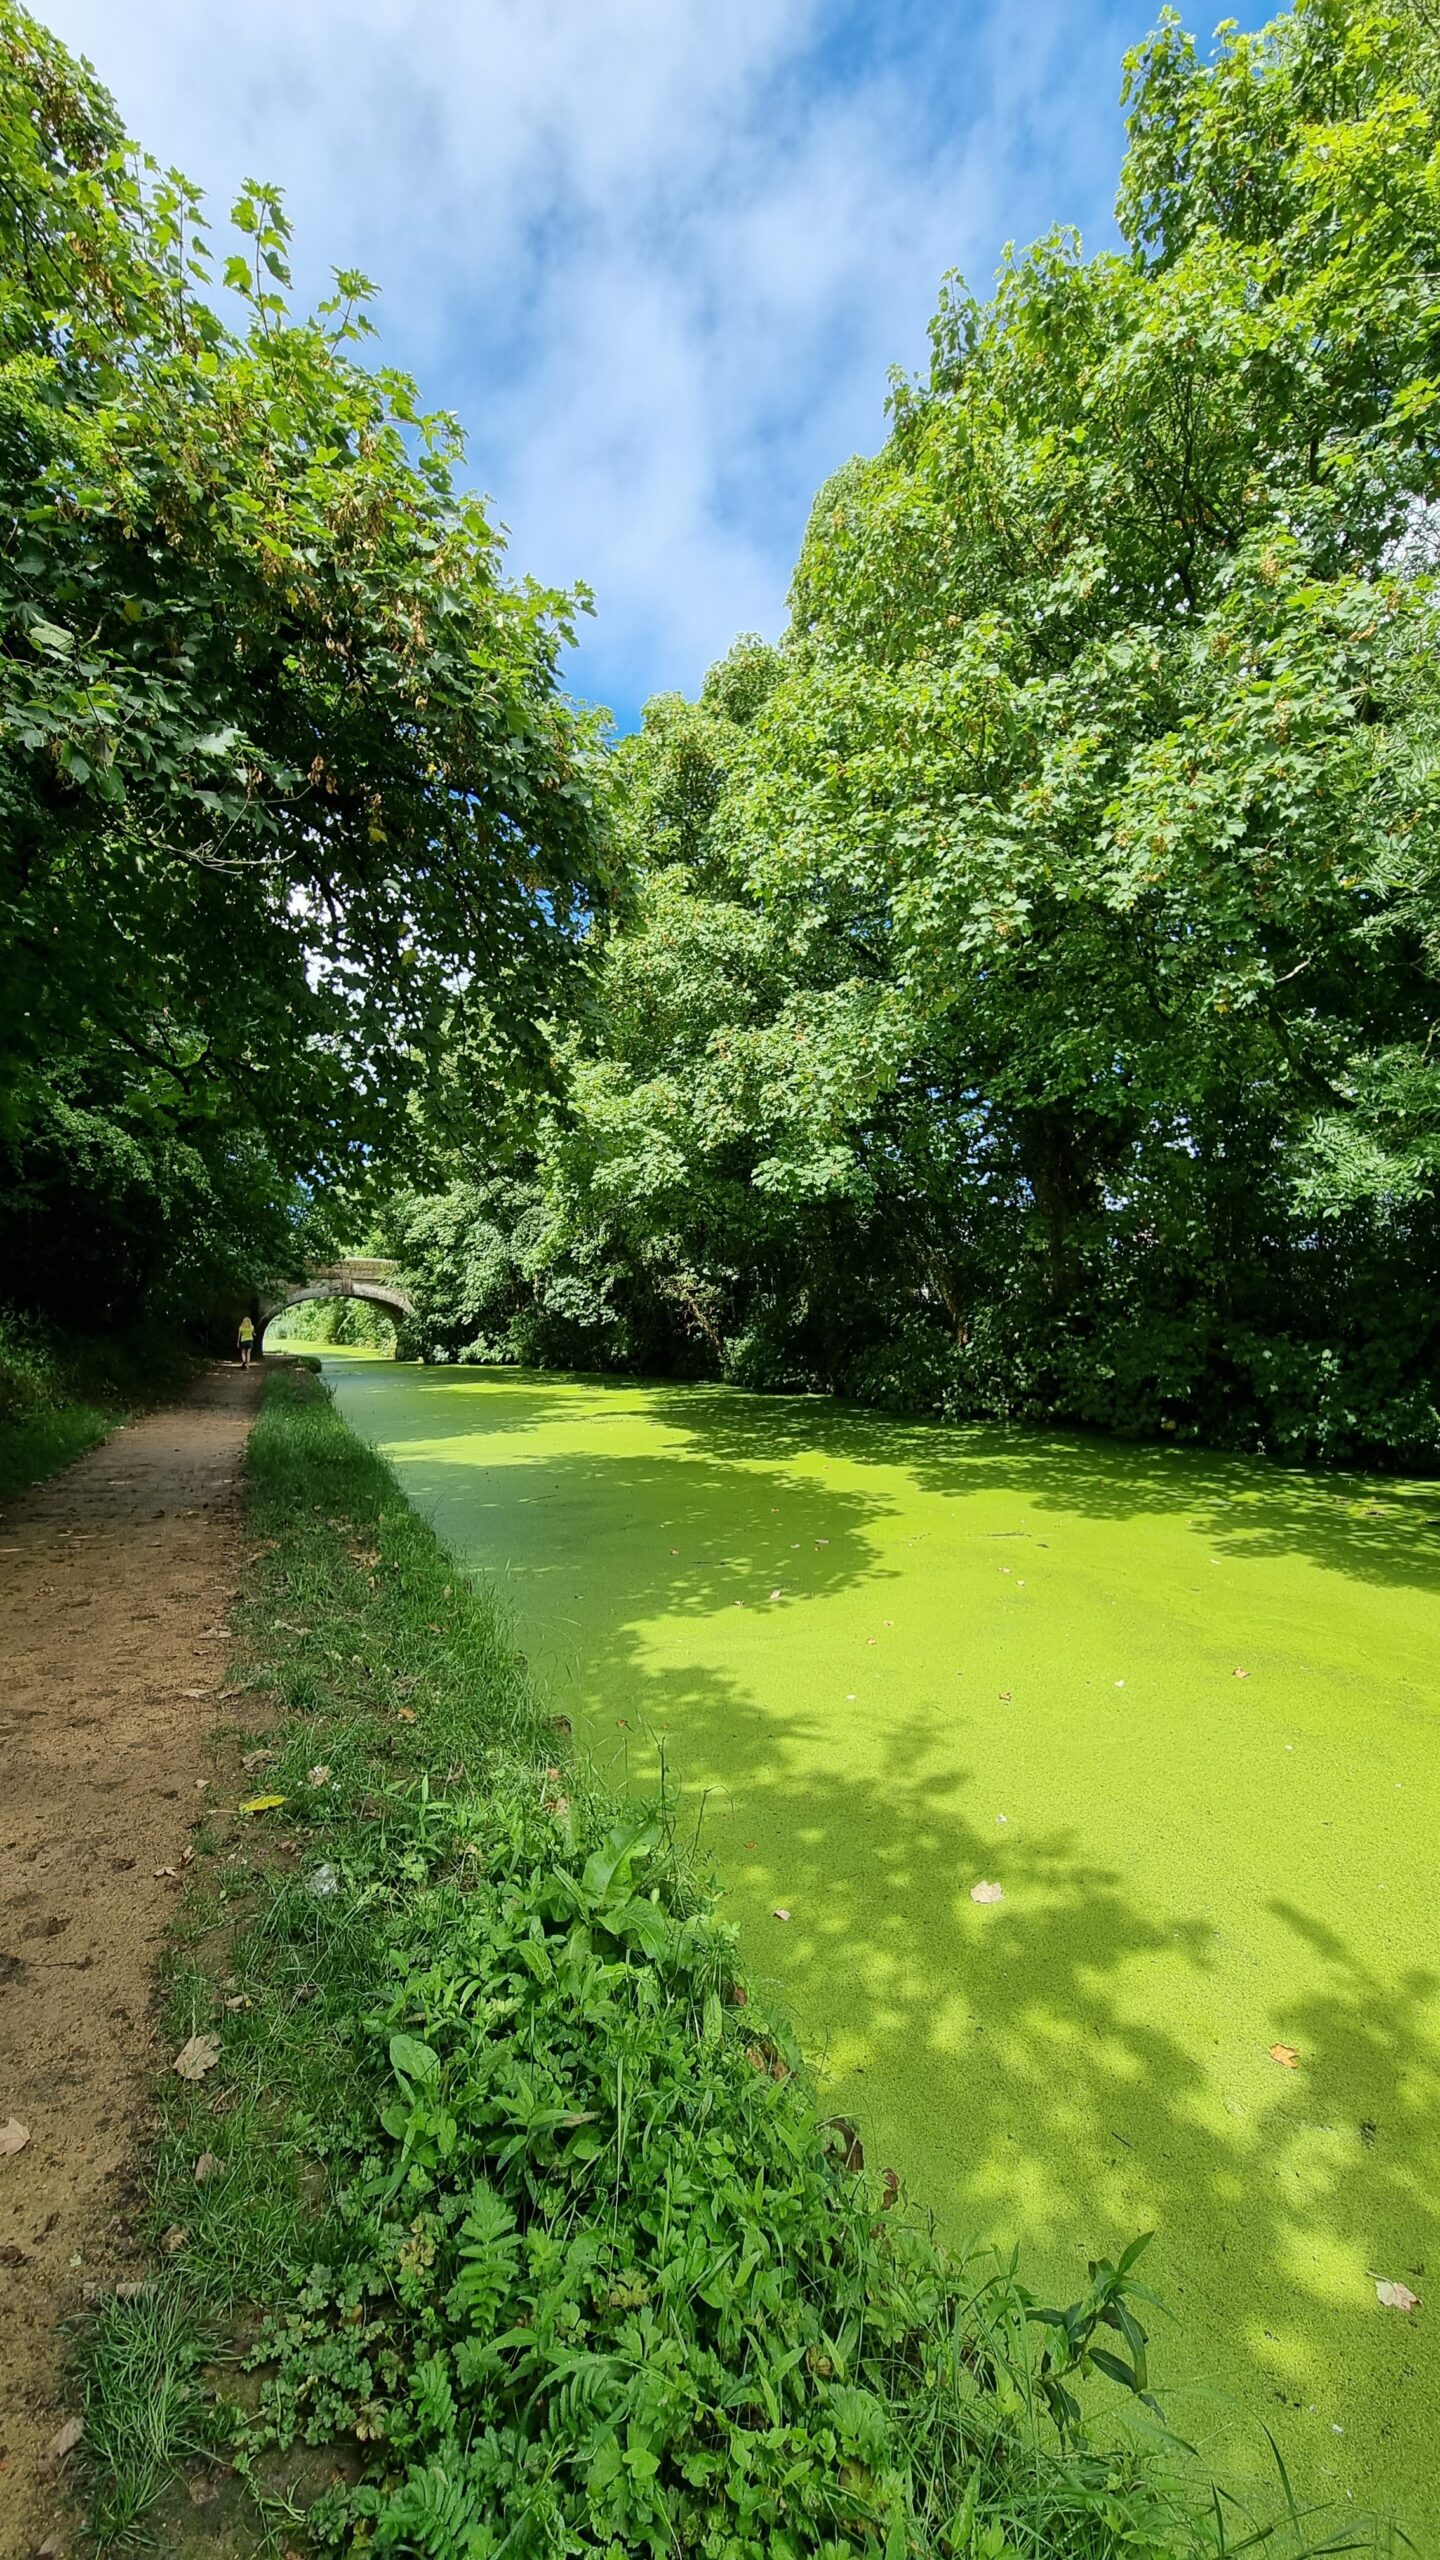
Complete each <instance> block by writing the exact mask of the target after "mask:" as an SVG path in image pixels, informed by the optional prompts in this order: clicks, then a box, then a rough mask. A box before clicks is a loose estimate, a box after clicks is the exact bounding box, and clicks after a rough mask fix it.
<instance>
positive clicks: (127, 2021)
mask: <svg viewBox="0 0 1440 2560" xmlns="http://www.w3.org/2000/svg"><path fill="white" fill-rule="evenodd" d="M260 1383H261V1381H260V1376H259V1374H258V1373H256V1372H251V1373H250V1374H248V1375H247V1374H245V1373H244V1372H242V1371H241V1370H239V1369H238V1368H235V1369H229V1368H224V1369H221V1368H217V1369H213V1370H209V1371H207V1372H206V1374H205V1375H204V1376H203V1377H202V1378H201V1379H200V1380H199V1381H198V1383H197V1384H196V1386H195V1387H194V1389H193V1390H192V1391H191V1393H190V1394H189V1395H188V1396H187V1397H186V1399H185V1400H184V1402H183V1403H181V1404H178V1405H174V1406H170V1407H168V1408H167V1409H166V1410H164V1411H163V1412H160V1413H155V1414H151V1415H149V1416H148V1417H147V1418H146V1419H145V1420H143V1421H141V1422H138V1423H134V1424H132V1425H130V1426H129V1427H128V1428H127V1429H125V1430H122V1431H118V1432H116V1433H115V1434H114V1435H113V1437H112V1438H111V1439H109V1440H107V1441H106V1442H105V1443H104V1444H103V1446H101V1447H100V1448H98V1449H93V1450H91V1451H90V1452H89V1453H88V1455H87V1456H85V1457H83V1458H81V1459H79V1460H78V1461H77V1462H76V1464H75V1465H74V1466H72V1467H68V1468H67V1469H66V1470H65V1471H64V1473H63V1474H61V1475H59V1476H56V1477H53V1478H52V1479H51V1481H50V1482H49V1483H48V1484H45V1485H42V1486H40V1487H38V1488H37V1489H36V1490H35V1492H33V1493H32V1494H30V1495H28V1496H26V1497H24V1498H23V1499H22V1500H21V1501H19V1502H18V1503H15V1504H12V1505H11V1507H10V1508H9V1510H8V1511H6V1512H0V2303H3V2305H4V2311H3V2316H0V2560H25V2555H28V2554H30V2553H32V2552H35V2551H37V2550H40V2549H42V2548H43V2549H46V2550H47V2551H59V2550H61V2549H63V2548H65V2547H66V2541H67V2530H66V2516H65V2498H64V2465H63V2461H62V2462H55V2461H48V2462H47V2459H46V2449H47V2447H48V2446H50V2445H51V2444H52V2443H53V2442H54V2440H55V2438H56V2436H57V2433H58V2431H59V2430H60V2429H61V2428H62V2426H63V2424H64V2421H65V2419H66V2417H67V2415H69V2414H71V2413H70V2412H68V2411H67V2410H66V2407H65V2405H64V2399H63V2376H62V2363H63V2356H64V2347H65V2341H64V2336H63V2323H64V2322H65V2321H66V2320H67V2319H68V2318H70V2317H71V2315H72V2314H73V2313H74V2312H75V2311H76V2310H77V2309H78V2308H79V2307H80V2305H81V2303H82V2302H83V2301H84V2299H85V2294H86V2288H87V2286H89V2287H93V2286H96V2285H102V2286H103V2285H104V2284H106V2283H107V2282H113V2281H114V2280H115V2279H116V2278H117V2277H121V2276H124V2275H126V2274H131V2273H133V2272H134V2267H133V2263H132V2262H130V2260H129V2246H128V2242H127V2208H128V2207H129V2206H130V2205H131V2203H132V2202H133V2200H134V2198H133V2192H132V2185H131V2180H132V2174H133V2172H132V2166H131V2164H132V2160H133V2151H134V2134H135V2127H136V2122H137V2119H138V2117H139V2115H140V2113H141V2110H142V2109H143V2106H144V2103H145V2089H146V2083H147V2079H148V2078H149V2076H150V2074H151V2073H152V2072H153V2070H154V2068H155V2065H156V2062H157V2059H158V2056H157V2052H156V2048H155V2043H154V2031H153V2024H152V2014H151V1976H152V1972H153V1969H154V1965H155V1960H156V1956H157V1954H158V1952H159V1948H160V1942H161V1939H162V1936H163V1934H164V1931H165V1927H166V1924H167V1922H168V1920H169V1918H170V1914H171V1910H172V1908H173V1899H172V1898H173V1896H174V1895H175V1894H176V1893H177V1892H178V1891H179V1890H180V1884H181V1881H182V1880H183V1877H184V1872H185V1864H186V1862H187V1852H188V1847H189V1842H188V1834H189V1832H190V1830H191V1828H192V1827H193V1826H194V1824H195V1823H196V1822H197V1821H198V1820H200V1819H201V1817H202V1814H203V1808H204V1805H205V1785H204V1782H205V1781H206V1779H207V1776H208V1773H209V1769H210V1767H211V1765H212V1764H211V1763H210V1762H209V1761H208V1758H207V1755H206V1751H205V1741H206V1736H207V1734H208V1733H209V1731H210V1728H211V1727H212V1725H213V1724H214V1723H215V1722H216V1721H217V1718H218V1716H219V1715H220V1713H221V1708H220V1700H219V1684H220V1681H221V1679H222V1677H223V1664H224V1654H225V1643H226V1633H225V1624H224V1621H225V1617H226V1613H227V1610H228V1609H229V1607H230V1605H231V1603H232V1602H233V1601H234V1599H235V1597H236V1594H237V1591H238V1588H239V1583H240V1578H241V1570H242V1566H243V1561H244V1551H243V1547H242V1530H241V1523H240V1514H239V1496H240V1471H241V1461H242V1458H243V1455H244V1449H245V1441H246V1437H247V1435H248V1432H249V1429H250V1425H251V1422H252V1420H253V1418H254V1414H255V1408H256V1405H257V1402H258V1399H259V1393H260ZM12 2119H13V2120H14V2121H15V2122H17V2123H18V2124H19V2125H20V2126H23V2127H24V2128H26V2129H27V2130H28V2136H29V2139H28V2140H27V2141H26V2142H24V2144H23V2146H21V2147H20V2148H18V2149H9V2150H7V2148H6V2137H5V2133H4V2130H3V2129H4V2128H5V2127H6V2126H7V2124H9V2123H10V2122H11V2120H12ZM16 2138H17V2137H16V2136H15V2134H14V2133H13V2130H12V2133H11V2136H10V2140H11V2142H12V2143H13V2142H14V2141H15V2140H16Z"/></svg>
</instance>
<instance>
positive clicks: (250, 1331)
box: [240, 1316, 255, 1342]
mask: <svg viewBox="0 0 1440 2560" xmlns="http://www.w3.org/2000/svg"><path fill="white" fill-rule="evenodd" d="M240 1339H241V1341H242V1342H253V1341H254V1339H255V1327H254V1325H253V1324H252V1323H251V1321H250V1318H249V1317H248V1316H242V1317H241V1319H240Z"/></svg>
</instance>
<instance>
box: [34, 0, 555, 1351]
mask: <svg viewBox="0 0 1440 2560" xmlns="http://www.w3.org/2000/svg"><path fill="white" fill-rule="evenodd" d="M231 226H232V237H233V247H232V248H231V250H230V251H229V252H228V253H227V254H223V255H220V256H216V255H213V254H212V252H211V249H210V246H209V242H208V235H207V232H206V228H205V222H204V214H203V207H202V205H201V202H200V199H199V197H198V195H197V193H196V191H195V189H194V188H193V187H191V186H189V185H188V184H187V183H186V182H185V181H184V180H183V179H182V178H180V177H179V176H177V175H175V174H173V173H164V172H162V171H160V170H158V169H157V168H156V167H155V166H154V164H153V163H151V162H150V161H148V160H146V159H144V158H143V157H141V156H140V155H139V154H137V152H136V151H135V150H134V149H133V148H132V147H131V146H130V144H129V143H128V142H127V140H126V137H125V135H124V133H123V132H122V130H121V127H120V125H119V123H118V121H117V118H116V114H115V110H114V108H113V105H112V104H111V101H110V100H109V98H108V97H107V96H106V94H105V92H104V91H103V90H102V89H101V88H100V87H99V85H98V83H97V82H96V81H95V80H94V78H93V77H92V76H91V75H90V73H89V72H88V71H87V70H85V69H84V68H82V67H81V66H79V65H77V64H76V63H75V62H74V61H73V60H72V59H71V57H70V56H69V55H67V54H66V52H65V51H64V50H63V48H62V47H61V46H60V45H59V44H58V43H56V42H55V41H54V40H53V39H52V38H51V37H50V36H49V35H48V34H47V33H46V32H45V31H44V30H43V29H42V28H41V27H40V26H39V25H38V24H37V22H36V21H35V20H34V19H33V18H31V17H30V16H29V15H28V14H27V13H26V12H25V11H24V10H23V9H21V8H19V7H17V6H15V5H13V0H0V799H3V810H0V816H3V851H0V950H3V956H4V968H5V985H6V996H7V1001H6V1004H5V1007H4V1009H3V1015H0V1207H3V1215H4V1217H5V1220H6V1225H7V1230H8V1235H9V1240H10V1255H9V1257H8V1259H9V1264H10V1267H9V1269H8V1270H7V1275H6V1284H7V1286H8V1287H10V1288H12V1289H15V1290H17V1291H18V1292H19V1293H20V1294H21V1295H22V1296H25V1295H28V1296H30V1297H32V1298H35V1299H37V1300H40V1301H45V1300H47V1299H48V1300H50V1301H56V1300H63V1299H64V1298H65V1297H66V1296H67V1294H70V1295H73V1294H75V1292H76V1291H77V1290H79V1291H82V1292H83V1293H84V1294H85V1295H86V1296H87V1298H88V1299H89V1300H90V1301H91V1302H92V1303H98V1305H99V1306H100V1307H101V1308H102V1309H105V1308H108V1309H112V1310H117V1311H118V1310H122V1309H124V1308H125V1307H126V1306H127V1305H129V1304H130V1303H133V1302H134V1301H135V1300H137V1299H138V1298H140V1297H142V1296H144V1295H145V1294H147V1292H149V1293H153V1291H154V1289H155V1288H156V1286H157V1284H158V1282H159V1280H160V1277H161V1275H163V1274H164V1273H166V1272H167V1271H168V1272H169V1273H170V1274H171V1275H172V1278H173V1284H174V1288H175V1290H176V1291H177V1292H178V1302H179V1303H181V1304H185V1303H187V1300H188V1301H189V1302H193V1300H194V1297H195V1294H196V1292H197V1291H199V1292H202V1293H203V1290H204V1288H205V1287H206V1286H208V1285H210V1284H211V1282H213V1281H214V1280H215V1279H216V1278H218V1277H220V1276H222V1275H223V1274H224V1273H225V1272H226V1271H228V1270H230V1269H234V1270H241V1269H244V1268H246V1267H247V1266H248V1268H249V1270H250V1272H251V1273H252V1274H253V1272H254V1267H255V1263H256V1260H257V1257H258V1258H259V1259H260V1260H262V1261H263V1259H264V1257H265V1256H266V1255H267V1254H268V1255H270V1256H272V1257H273V1256H275V1255H277V1254H282V1255H283V1253H284V1251H285V1249H286V1246H285V1236H286V1231H287V1220H288V1219H289V1218H290V1217H291V1216H293V1210H294V1199H295V1194H294V1189H293V1186H294V1185H295V1184H296V1182H297V1181H305V1182H308V1183H311V1184H313V1183H316V1182H324V1181H326V1180H327V1179H328V1180H332V1181H333V1179H334V1178H335V1177H336V1176H337V1175H339V1174H342V1173H344V1172H345V1171H346V1170H347V1169H353V1167H354V1166H355V1164H356V1163H357V1161H359V1160H363V1159H364V1158H365V1157H366V1156H367V1155H368V1154H372V1153H373V1151H374V1150H375V1149H377V1148H379V1147H383V1146H385V1145H386V1144H389V1143H394V1142H398V1139H399V1136H400V1133H401V1132H402V1130H406V1129H413V1127H414V1125H415V1124H414V1120H413V1112H412V1105H413V1102H414V1098H415V1097H416V1096H417V1095H422V1094H424V1093H426V1092H427V1091H428V1090H429V1089H430V1085H431V1080H432V1068H433V1065H434V1062H435V1060H436V1059H437V1057H438V1055H439V1051H440V1047H441V1043H442V1040H443V1039H453V1038H455V1037H457V1036H462V1037H463V1038H464V1039H465V1040H466V1041H467V1043H468V1044H469V1045H470V1047H471V1048H472V1049H481V1048H483V1049H484V1051H485V1052H486V1054H487V1055H488V1056H489V1057H490V1059H491V1061H492V1065H494V1066H495V1067H497V1068H499V1069H501V1070H503V1068H504V1066H505V1064H506V1063H507V1062H508V1061H511V1060H513V1059H515V1058H517V1057H522V1056H525V1055H527V1054H528V1053H532V1052H533V1050H534V1046H535V1025H536V1021H537V1019H538V1018H539V1016H540V1014H541V1013H542V1012H543V1011H545V1010H547V1009H548V1008H549V1007H551V1006H552V1005H553V1004H555V1003H556V1002H557V1001H558V1000H559V997H560V993H561V989H562V986H563V979H564V973H565V970H566V967H567V965H569V963H570V961H571V959H572V958H573V955H574V953H575V950H576V947H577V934H576V927H577V921H578V920H579V919H580V918H581V917H583V915H584V914H585V913H587V912H588V910H589V908H590V906H591V904H592V902H593V900H594V899H595V897H596V896H597V894H598V893H599V892H600V890H601V888H602V887H603V862H602V858H601V853H600V837H599V832H598V829H597V825H596V817H595V798H594V783H593V763H594V754H593V743H592V739H591V736H590V733H589V731H588V729H587V727H586V724H585V723H584V722H583V721H581V720H580V719H578V718H577V716H576V715H575V714H574V712H573V711H572V710H571V709H570V708H569V707H568V706H567V705H566V703H565V702H564V701H563V700H562V699H561V697H560V695H559V693H558V691H557V687H556V663H557V654H558V649H559V646H560V643H561V641H562V639H563V638H564V636H565V634H566V632H567V631H568V630H569V628H570V625H571V619H572V614H573V611H574V609H575V605H576V603H577V601H583V599H575V598H566V597H562V596H558V595H554V594H550V593H547V592H544V591H542V590H540V589H538V588H536V587H535V586H533V585H531V584H528V583H524V584H519V585H517V584H515V583H513V582H511V581H509V580H507V579H506V577H505V575H504V573H503V567H502V546H501V540H500V536H499V534H498V532H497V530H496V527H495V525H494V524H493V523H492V521H491V519H490V517H489V516H488V514H487V512H486V510H485V508H484V507H483V506H482V504H481V503H480V502H479V501H478V500H477V499H476V498H474V497H472V496H470V495H469V494H467V492H466V490H465V487H464V484H463V478H462V474H461V465H462V458H463V447H462V442H461V437H460V432H459V429H458V427H457V425H456V423H455V421H454V420H453V419H452V418H450V417H449V416H446V415H427V414H426V413H424V412H423V411H422V409H421V408H420V406H419V402H418V395H417V393H416V390H415V387H414V385H413V384H412V383H411V382H410V381H409V380H408V379H407V378H406V377H405V376H404V375H402V374H399V373H397V372H394V371H393V370H390V369H388V368H385V367H383V366H367V365H366V364H365V362H364V361H363V360H362V358H363V354H364V341H365V338H366V335H367V332H368V331H369V327H370V324H369V321H368V319H367V316H366V303H367V300H368V297H369V294H370V290H371V289H370V287H369V286H368V284H367V282H366V280H365V278H364V277H363V276H360V275H358V274H341V275H338V276H337V277H336V279H335V291H334V294H333V296H332V297H331V298H330V299H328V300H327V301H326V302H325V303H324V304H323V305H322V307H321V308H320V309H319V311H317V312H316V313H314V314H310V315H306V314H296V313H294V312H292V310H291V308H290V306H289V300H288V292H287V288H288V285H289V273H288V267H287V238H288V233H287V225H286V221H285V216H284V212H283V208H282V206H281V204H280V202H279V200H278V198H277V197H276V196H275V195H274V194H273V193H272V192H271V191H269V190H267V189H266V188H264V187H261V186H249V187H247V188H246V189H245V191H244V192H243V194H242V196H241V198H240V200H239V202H238V204H237V205H236V206H235V208H234V211H233V214H232V216H231ZM227 313H228V314H233V315H234V316H233V317H227V316H226V314H227Z"/></svg>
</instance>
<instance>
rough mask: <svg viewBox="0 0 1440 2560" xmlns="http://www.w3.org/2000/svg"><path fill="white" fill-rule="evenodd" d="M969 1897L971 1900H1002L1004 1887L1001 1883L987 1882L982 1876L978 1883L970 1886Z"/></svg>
mask: <svg viewBox="0 0 1440 2560" xmlns="http://www.w3.org/2000/svg"><path fill="white" fill-rule="evenodd" d="M970 1899H971V1901H972V1902H1003V1901H1004V1899H1005V1888H1004V1886H1003V1885H1001V1884H988V1883H987V1882H986V1881H985V1878H984V1877H983V1876H982V1877H981V1879H980V1882H979V1883H978V1884H972V1886H971V1887H970Z"/></svg>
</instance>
